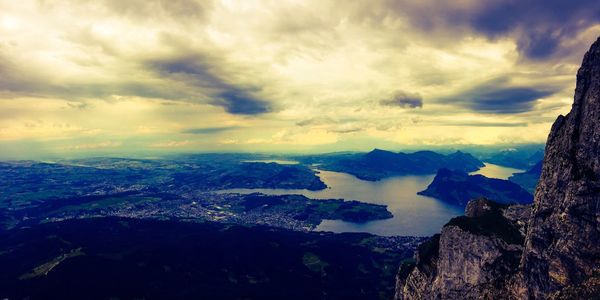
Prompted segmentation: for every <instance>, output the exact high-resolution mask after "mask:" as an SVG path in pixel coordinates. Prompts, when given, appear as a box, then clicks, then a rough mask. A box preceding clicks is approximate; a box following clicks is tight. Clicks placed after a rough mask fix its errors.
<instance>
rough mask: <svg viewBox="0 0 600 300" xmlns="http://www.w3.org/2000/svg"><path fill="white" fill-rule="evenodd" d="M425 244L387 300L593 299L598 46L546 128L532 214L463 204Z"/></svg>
mask: <svg viewBox="0 0 600 300" xmlns="http://www.w3.org/2000/svg"><path fill="white" fill-rule="evenodd" d="M524 233H526V234H525V235H523V234H524ZM425 245H428V246H425V247H424V249H421V248H419V251H418V254H417V255H416V257H415V259H416V261H415V262H414V263H405V264H403V265H402V266H401V268H400V272H399V273H398V277H397V284H396V286H397V288H396V299H455V298H459V299H600V39H598V40H597V41H596V42H595V43H594V44H593V45H592V47H591V48H590V50H589V51H588V53H587V54H586V55H585V57H584V59H583V63H582V66H581V68H580V69H579V71H578V73H577V88H576V90H575V102H574V104H573V107H572V109H571V112H570V113H569V114H567V115H566V116H564V117H563V116H559V117H558V119H557V120H556V122H555V123H554V125H553V126H552V129H551V132H550V135H549V137H548V142H547V145H546V151H545V157H544V163H543V168H542V174H541V177H540V181H539V184H538V186H537V189H536V193H535V198H534V204H533V207H532V208H531V209H529V206H522V205H520V206H517V205H515V206H508V207H506V206H502V205H499V204H494V203H491V202H486V201H485V200H477V201H474V202H471V203H469V204H468V205H467V209H466V216H464V217H458V218H455V219H452V220H451V221H450V222H449V223H448V224H447V225H445V226H444V229H443V230H442V233H441V235H439V236H436V237H434V238H432V240H431V241H429V242H428V243H427V244H425ZM434 246H436V247H437V248H436V247H434ZM424 250H427V251H424ZM424 254H427V255H424Z"/></svg>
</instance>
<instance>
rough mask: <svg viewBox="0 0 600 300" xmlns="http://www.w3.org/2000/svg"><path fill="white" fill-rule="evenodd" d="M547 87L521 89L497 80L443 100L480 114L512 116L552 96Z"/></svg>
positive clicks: (553, 91) (551, 90) (528, 109)
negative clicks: (539, 100)
mask: <svg viewBox="0 0 600 300" xmlns="http://www.w3.org/2000/svg"><path fill="white" fill-rule="evenodd" d="M555 92H556V90H554V89H553V88H549V87H521V86H511V85H509V84H507V81H506V79H497V80H492V81H490V82H487V83H484V84H482V85H479V86H476V87H474V88H472V89H470V90H468V91H465V92H463V93H460V94H458V95H456V96H453V97H448V98H445V99H443V100H442V101H441V102H442V103H450V104H455V105H459V106H463V107H466V108H468V109H471V110H474V111H477V112H481V113H495V114H513V113H522V112H527V111H531V110H532V109H533V107H534V105H535V103H536V101H537V100H538V99H541V98H545V97H548V96H550V95H552V94H554V93H555Z"/></svg>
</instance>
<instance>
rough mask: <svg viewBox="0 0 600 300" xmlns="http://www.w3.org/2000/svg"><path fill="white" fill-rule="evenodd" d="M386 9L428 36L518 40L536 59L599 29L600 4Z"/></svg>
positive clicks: (539, 1)
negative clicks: (447, 33) (473, 35)
mask: <svg viewBox="0 0 600 300" xmlns="http://www.w3.org/2000/svg"><path fill="white" fill-rule="evenodd" d="M467 4H468V5H467ZM386 7H387V8H389V10H388V11H387V12H385V13H384V14H386V15H387V14H390V13H391V14H394V15H396V16H400V17H402V18H407V19H408V20H409V21H410V23H411V24H412V25H413V26H415V27H416V28H418V29H420V30H423V31H427V32H431V31H435V30H442V31H450V32H451V33H450V36H460V35H464V34H466V33H468V32H470V31H472V32H477V33H479V34H483V35H485V36H486V37H488V38H490V39H496V38H499V37H510V38H513V39H515V40H516V43H517V45H518V48H519V51H520V53H522V54H523V55H524V56H526V57H528V58H532V59H544V58H547V57H550V56H552V55H554V54H556V53H559V52H560V50H561V43H562V42H563V41H565V40H571V39H573V38H574V37H576V36H577V35H578V34H579V33H580V32H582V31H583V30H585V29H588V28H590V27H591V26H593V25H596V24H600V1H595V0H571V1H564V0H526V1H514V0H490V1H481V2H479V1H472V2H470V3H468V2H464V1H460V2H458V1H457V2H454V1H444V2H440V1H432V0H430V1H418V2H417V1H389V2H387V5H386ZM371 17H373V16H371ZM376 17H377V18H379V19H382V18H381V16H376Z"/></svg>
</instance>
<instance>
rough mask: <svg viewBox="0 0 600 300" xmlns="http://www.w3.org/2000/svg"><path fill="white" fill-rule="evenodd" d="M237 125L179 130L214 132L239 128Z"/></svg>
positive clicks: (200, 132)
mask: <svg viewBox="0 0 600 300" xmlns="http://www.w3.org/2000/svg"><path fill="white" fill-rule="evenodd" d="M239 128H241V127H239V126H224V127H204V128H189V129H185V130H183V131H181V133H186V134H214V133H220V132H224V131H230V130H235V129H239Z"/></svg>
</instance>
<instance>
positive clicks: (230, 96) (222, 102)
mask: <svg viewBox="0 0 600 300" xmlns="http://www.w3.org/2000/svg"><path fill="white" fill-rule="evenodd" d="M146 65H147V67H148V68H149V69H151V70H153V71H155V72H158V73H159V74H161V75H162V76H165V77H168V78H169V79H171V80H174V81H176V82H181V83H184V84H185V85H188V86H189V87H190V88H195V89H198V90H200V92H201V93H207V94H209V96H210V97H211V98H212V100H211V101H212V104H214V105H219V106H221V107H223V108H225V110H226V111H227V112H229V113H232V114H245V115H256V114H262V113H267V112H269V111H270V110H271V109H270V107H269V103H268V102H267V101H266V100H263V99H260V98H259V97H257V96H255V95H254V93H255V92H257V91H258V90H259V89H258V88H255V87H241V86H237V85H234V84H232V83H229V82H228V81H227V80H225V79H223V77H222V76H220V75H219V72H218V71H217V67H216V66H215V65H213V64H210V63H208V62H207V60H206V58H203V57H201V56H198V55H191V56H183V57H175V58H167V59H159V60H154V61H150V62H148V63H146Z"/></svg>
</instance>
